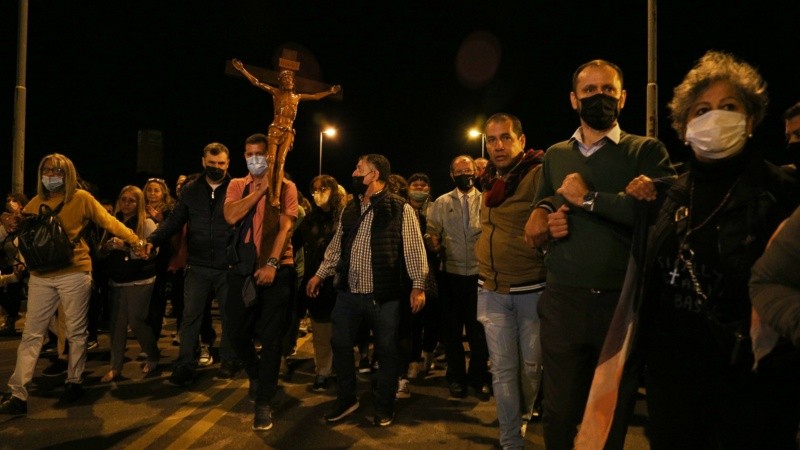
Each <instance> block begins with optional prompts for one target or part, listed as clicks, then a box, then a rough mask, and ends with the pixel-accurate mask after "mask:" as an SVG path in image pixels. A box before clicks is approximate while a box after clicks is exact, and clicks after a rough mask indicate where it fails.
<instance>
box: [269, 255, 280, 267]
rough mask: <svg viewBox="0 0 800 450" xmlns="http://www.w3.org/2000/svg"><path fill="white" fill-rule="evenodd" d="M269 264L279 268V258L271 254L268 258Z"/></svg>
mask: <svg viewBox="0 0 800 450" xmlns="http://www.w3.org/2000/svg"><path fill="white" fill-rule="evenodd" d="M267 265H268V266H270V267H274V268H276V269H277V268H278V258H275V257H274V256H270V258H269V259H268V260H267Z"/></svg>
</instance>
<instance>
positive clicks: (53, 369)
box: [42, 359, 67, 377]
mask: <svg viewBox="0 0 800 450" xmlns="http://www.w3.org/2000/svg"><path fill="white" fill-rule="evenodd" d="M65 373H67V362H66V361H64V360H63V359H56V360H55V361H53V362H52V363H50V365H49V366H47V367H45V368H44V370H42V375H44V376H46V377H57V376H60V375H64V374H65Z"/></svg>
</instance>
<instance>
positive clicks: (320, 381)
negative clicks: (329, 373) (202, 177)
mask: <svg viewBox="0 0 800 450" xmlns="http://www.w3.org/2000/svg"><path fill="white" fill-rule="evenodd" d="M311 390H312V391H314V392H325V391H327V390H328V377H324V376H322V375H317V377H316V378H314V385H312V386H311Z"/></svg>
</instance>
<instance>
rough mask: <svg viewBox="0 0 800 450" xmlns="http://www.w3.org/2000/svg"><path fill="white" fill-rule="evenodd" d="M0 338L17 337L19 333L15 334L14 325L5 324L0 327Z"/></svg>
mask: <svg viewBox="0 0 800 450" xmlns="http://www.w3.org/2000/svg"><path fill="white" fill-rule="evenodd" d="M0 336H3V337H13V336H19V333H17V329H16V328H14V324H13V323H12V324H10V325H9V324H8V323H6V325H4V326H3V327H0Z"/></svg>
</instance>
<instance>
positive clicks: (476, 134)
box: [468, 128, 486, 158]
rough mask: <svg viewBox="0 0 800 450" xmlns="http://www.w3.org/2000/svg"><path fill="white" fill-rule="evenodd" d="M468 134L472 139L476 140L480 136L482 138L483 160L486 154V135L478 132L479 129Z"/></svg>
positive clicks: (471, 130) (472, 129)
mask: <svg viewBox="0 0 800 450" xmlns="http://www.w3.org/2000/svg"><path fill="white" fill-rule="evenodd" d="M468 133H469V138H470V139H475V138H477V137H478V136H480V137H481V158H484V157H485V156H484V155H485V153H486V135H485V134H483V133H481V132H480V131H478V129H477V128H471V129H470V130H469V132H468Z"/></svg>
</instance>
